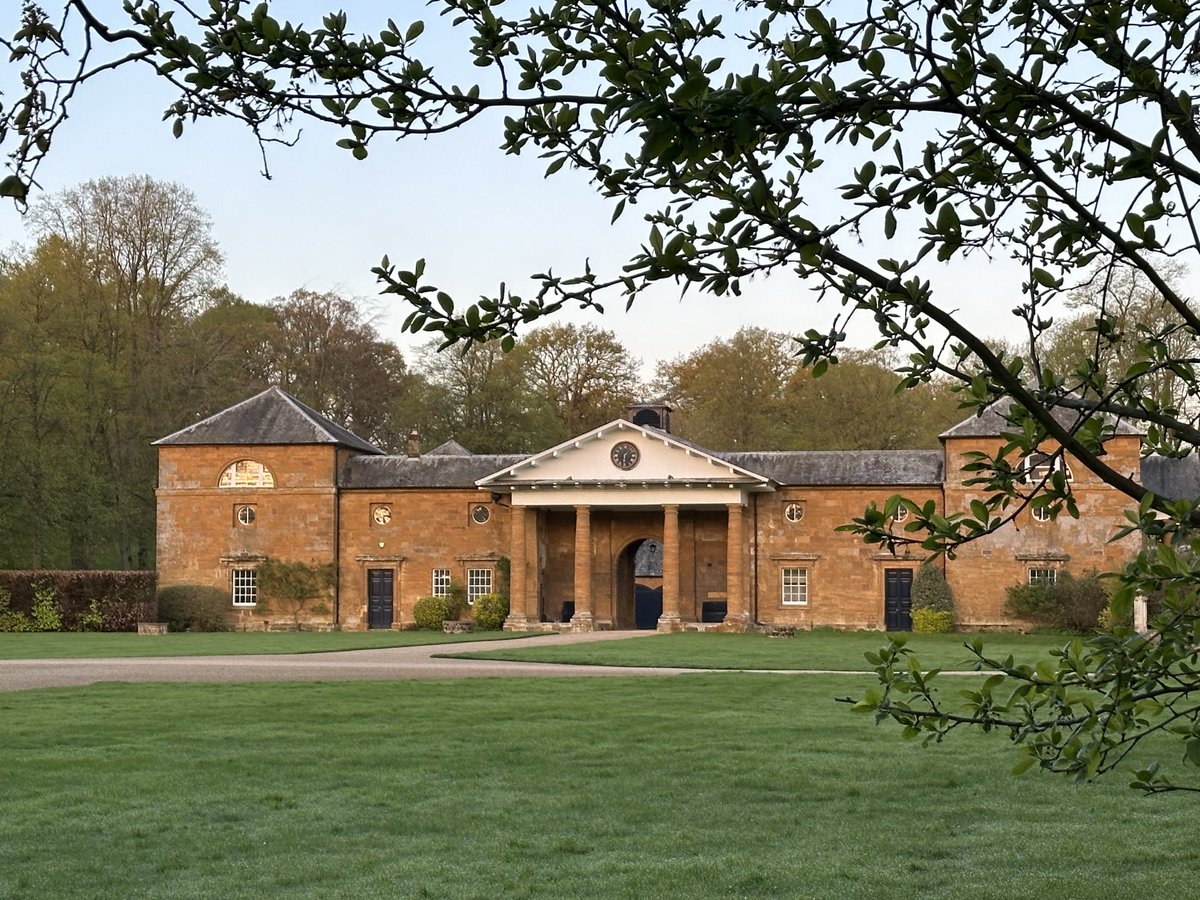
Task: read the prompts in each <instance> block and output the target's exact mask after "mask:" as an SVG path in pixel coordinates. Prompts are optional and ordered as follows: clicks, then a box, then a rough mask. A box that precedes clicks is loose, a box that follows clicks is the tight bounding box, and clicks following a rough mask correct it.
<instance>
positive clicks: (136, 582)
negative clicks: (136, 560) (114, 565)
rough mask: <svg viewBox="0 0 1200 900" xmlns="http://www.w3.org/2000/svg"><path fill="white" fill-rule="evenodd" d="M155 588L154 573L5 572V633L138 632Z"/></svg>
mask: <svg viewBox="0 0 1200 900" xmlns="http://www.w3.org/2000/svg"><path fill="white" fill-rule="evenodd" d="M154 590H155V575H154V573H153V572H105V571H81V572H72V571H65V572H63V571H37V572H16V571H7V572H5V571H0V599H3V600H4V603H3V604H2V605H0V631H5V630H7V631H23V630H24V631H27V630H40V631H57V630H65V631H83V630H98V631H135V630H136V629H137V623H138V622H139V621H142V622H144V621H152V620H153V619H154V617H155V615H156V612H155V609H156V607H155V601H154ZM97 615H99V621H98V623H97V618H96V617H97Z"/></svg>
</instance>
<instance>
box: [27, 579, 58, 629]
mask: <svg viewBox="0 0 1200 900" xmlns="http://www.w3.org/2000/svg"><path fill="white" fill-rule="evenodd" d="M57 599H58V591H56V590H55V589H54V585H53V584H51V583H50V582H48V581H39V582H37V583H36V584H34V586H33V612H31V613H30V615H29V618H30V621H31V623H32V629H31V630H33V631H62V624H63V623H62V616H60V615H59V614H58V609H57V608H56V607H55V602H56V601H57Z"/></svg>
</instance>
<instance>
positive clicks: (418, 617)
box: [413, 586, 467, 631]
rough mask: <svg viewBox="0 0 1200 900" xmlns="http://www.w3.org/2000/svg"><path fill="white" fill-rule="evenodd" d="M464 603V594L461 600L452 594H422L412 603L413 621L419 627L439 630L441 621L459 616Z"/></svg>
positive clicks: (464, 605) (447, 620)
mask: <svg viewBox="0 0 1200 900" xmlns="http://www.w3.org/2000/svg"><path fill="white" fill-rule="evenodd" d="M451 587H452V586H451ZM466 605H467V604H466V594H463V600H462V601H461V602H460V601H458V600H457V598H455V596H454V595H449V596H422V598H421V599H420V600H418V601H416V602H415V604H413V622H415V623H416V626H418V628H420V629H425V630H426V631H440V630H442V623H443V622H450V620H452V619H457V618H458V617H460V616H461V614H462V611H463V608H464V607H466Z"/></svg>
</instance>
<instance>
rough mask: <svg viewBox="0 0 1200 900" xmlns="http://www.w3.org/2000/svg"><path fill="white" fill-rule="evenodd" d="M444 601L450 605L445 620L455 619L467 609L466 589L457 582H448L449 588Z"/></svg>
mask: <svg viewBox="0 0 1200 900" xmlns="http://www.w3.org/2000/svg"><path fill="white" fill-rule="evenodd" d="M446 601H447V602H448V603H449V604H450V615H448V616H447V617H446V618H447V619H457V618H458V617H459V616H461V615H462V611H463V610H464V609H466V608H467V606H468V604H467V589H466V588H465V587H463V586H462V585H461V584H459V583H458V582H457V581H452V582H450V588H449V590H448V592H447V594H446Z"/></svg>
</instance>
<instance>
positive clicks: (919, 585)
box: [912, 562, 954, 628]
mask: <svg viewBox="0 0 1200 900" xmlns="http://www.w3.org/2000/svg"><path fill="white" fill-rule="evenodd" d="M912 608H913V611H914V612H915V611H916V610H918V609H927V610H931V611H933V612H944V613H953V611H954V602H953V599H952V597H951V594H950V585H948V584H947V583H946V576H945V575H943V574H942V570H941V568H940V567H939V566H936V565H934V564H933V563H928V562H927V563H923V564H922V566H921V568H920V569H918V570H917V576H916V577H915V578H914V579H913V583H912ZM915 624H916V620H915V619H914V628H915Z"/></svg>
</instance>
